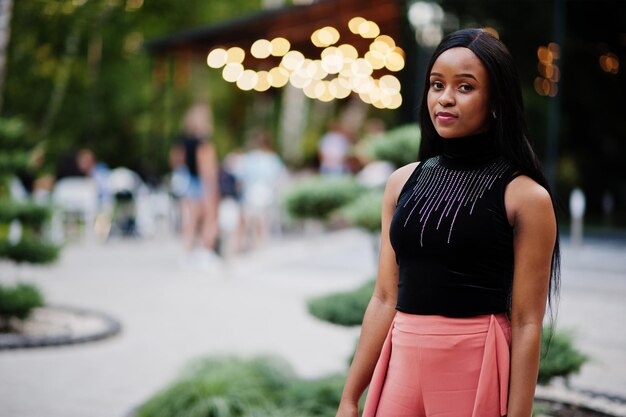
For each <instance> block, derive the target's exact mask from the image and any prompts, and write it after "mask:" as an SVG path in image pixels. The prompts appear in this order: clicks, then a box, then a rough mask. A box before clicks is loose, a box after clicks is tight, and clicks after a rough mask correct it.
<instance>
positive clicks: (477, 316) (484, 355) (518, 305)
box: [337, 29, 560, 417]
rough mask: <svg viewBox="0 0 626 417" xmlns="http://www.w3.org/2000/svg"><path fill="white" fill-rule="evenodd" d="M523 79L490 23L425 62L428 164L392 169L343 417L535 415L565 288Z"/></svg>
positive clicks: (423, 154) (424, 160)
mask: <svg viewBox="0 0 626 417" xmlns="http://www.w3.org/2000/svg"><path fill="white" fill-rule="evenodd" d="M523 115H524V106H523V101H522V90H521V83H520V80H519V76H518V75H517V71H516V68H515V64H514V61H513V58H512V57H511V55H510V53H509V52H508V50H507V49H506V47H505V46H504V44H503V43H502V42H501V41H500V40H498V39H497V38H495V37H494V36H492V35H491V34H489V33H488V32H486V31H483V30H481V29H464V30H460V31H457V32H454V33H451V34H449V35H448V36H446V37H445V38H444V39H443V40H442V41H441V43H440V44H439V46H438V47H437V48H436V49H435V51H434V53H433V56H432V58H431V59H430V62H429V64H428V67H427V70H426V77H425V80H424V94H423V96H422V100H421V105H420V115H419V117H420V126H421V131H422V142H421V144H420V151H419V156H418V159H419V161H418V162H412V163H410V164H408V165H405V166H403V167H401V168H399V169H397V170H396V171H394V173H393V174H392V175H391V176H390V177H389V180H388V181H387V185H386V188H385V193H384V197H383V208H382V229H381V244H380V258H379V265H378V274H377V280H376V286H375V289H374V293H373V295H372V298H371V301H370V303H369V305H368V307H367V310H366V312H365V316H364V318H363V326H362V329H361V336H360V340H359V344H358V347H357V350H356V353H355V355H354V360H353V361H352V364H351V367H350V371H349V373H348V377H347V380H346V384H345V386H344V389H343V393H342V396H341V403H340V406H339V409H338V412H337V417H357V416H358V414H359V413H358V407H359V399H360V397H361V395H362V393H363V392H364V390H365V389H366V387H368V385H369V389H368V393H367V399H366V401H365V407H364V410H363V417H429V416H430V417H433V416H441V417H443V416H446V417H501V416H508V417H530V416H531V415H532V411H533V410H532V408H533V398H534V393H535V386H536V384H537V375H538V371H539V358H540V346H541V333H542V324H543V319H544V313H545V311H546V304H548V305H551V303H550V300H554V297H555V296H556V295H558V288H559V277H560V274H559V263H560V261H559V260H560V252H559V240H558V233H557V225H556V215H555V210H554V202H553V198H552V195H551V193H550V191H549V186H548V182H547V180H546V178H545V175H544V174H543V172H542V168H541V165H540V163H539V159H538V158H537V155H536V154H535V152H534V150H533V148H532V146H531V142H530V141H529V138H528V129H527V126H526V121H525V119H524V116H523Z"/></svg>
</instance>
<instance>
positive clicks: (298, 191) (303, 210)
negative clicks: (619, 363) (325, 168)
mask: <svg viewBox="0 0 626 417" xmlns="http://www.w3.org/2000/svg"><path fill="white" fill-rule="evenodd" d="M362 192H363V187H362V186H360V185H359V184H358V183H357V182H356V181H355V180H354V179H353V178H351V177H345V178H324V177H315V178H312V179H308V180H306V181H302V182H300V183H298V184H295V185H294V186H293V187H292V188H291V190H289V192H288V193H287V195H286V197H285V206H286V208H287V211H288V212H289V214H290V215H291V216H293V217H294V218H296V219H320V220H325V219H327V218H328V217H329V215H330V214H331V213H332V212H333V211H334V210H336V209H338V208H339V207H341V206H343V205H345V204H347V203H349V202H351V201H353V200H354V199H356V198H357V197H358V196H359V195H360V194H361V193H362Z"/></svg>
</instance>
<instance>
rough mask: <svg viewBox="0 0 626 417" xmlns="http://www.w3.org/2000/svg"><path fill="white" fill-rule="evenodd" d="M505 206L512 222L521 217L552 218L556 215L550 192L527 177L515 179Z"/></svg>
mask: <svg viewBox="0 0 626 417" xmlns="http://www.w3.org/2000/svg"><path fill="white" fill-rule="evenodd" d="M505 205H506V209H507V213H508V214H509V218H510V219H511V220H513V219H514V218H516V217H519V216H520V215H525V216H545V215H550V217H551V215H552V214H553V213H554V209H553V207H552V198H551V197H550V193H549V192H548V190H547V189H546V188H545V187H543V186H542V185H541V184H539V183H538V182H536V181H535V180H533V179H532V178H530V177H528V176H526V175H520V176H518V177H516V178H514V179H513V180H512V181H511V183H510V184H509V185H508V187H507V188H506V192H505Z"/></svg>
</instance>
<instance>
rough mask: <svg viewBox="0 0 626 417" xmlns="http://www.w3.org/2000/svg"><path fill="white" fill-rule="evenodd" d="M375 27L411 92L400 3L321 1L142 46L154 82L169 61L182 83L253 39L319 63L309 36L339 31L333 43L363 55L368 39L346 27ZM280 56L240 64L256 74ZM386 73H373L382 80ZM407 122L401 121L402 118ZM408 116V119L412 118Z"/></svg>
mask: <svg viewBox="0 0 626 417" xmlns="http://www.w3.org/2000/svg"><path fill="white" fill-rule="evenodd" d="M357 16H359V17H363V18H364V19H367V20H371V21H374V22H376V24H377V25H378V26H379V28H380V33H381V34H384V35H388V36H390V37H392V38H393V39H394V40H395V41H396V43H397V44H398V46H400V47H401V48H402V49H403V50H404V52H405V53H406V60H405V68H404V69H403V70H402V71H401V72H400V73H399V74H397V75H399V78H400V80H401V81H402V84H403V89H405V88H407V87H408V89H409V91H410V90H415V88H414V83H415V77H414V74H415V62H414V61H415V55H416V45H415V41H414V40H413V35H412V34H411V31H410V29H409V25H408V23H407V22H406V18H405V16H406V10H405V2H404V1H403V0H322V1H318V2H315V3H312V4H310V5H302V6H288V7H281V8H276V9H269V10H264V11H261V12H259V13H255V14H252V15H248V16H243V17H240V18H237V19H233V20H230V21H226V22H222V23H218V24H215V25H211V26H207V27H201V28H196V29H191V30H187V31H183V32H180V33H175V34H172V35H168V36H165V37H163V38H159V39H155V40H152V41H149V42H147V43H146V46H145V47H146V49H147V51H148V52H149V53H150V54H152V55H153V56H154V57H155V79H156V81H157V82H163V81H165V80H166V79H167V69H166V68H167V66H166V63H167V62H168V61H170V60H173V61H174V81H175V83H177V84H179V83H180V84H184V83H186V80H187V79H188V77H189V75H188V71H189V67H190V65H189V64H190V62H192V61H195V62H202V61H204V60H206V57H207V54H208V53H209V52H210V51H211V50H212V49H214V48H217V47H222V48H228V47H232V46H238V47H240V48H243V49H244V50H249V48H250V46H251V45H252V44H253V43H254V42H255V41H256V40H258V39H273V38H276V37H283V38H286V39H287V40H288V41H289V42H290V43H291V49H294V50H298V51H300V52H302V53H303V54H304V56H305V57H307V58H311V59H315V58H317V59H319V55H320V52H321V49H320V48H318V47H316V46H315V45H314V44H313V43H312V42H311V34H312V33H313V32H314V31H315V30H317V29H320V28H322V27H324V26H333V27H335V28H336V29H337V30H339V32H340V40H339V42H338V43H348V44H350V45H352V46H354V47H355V48H356V49H357V51H358V52H359V55H360V56H363V55H364V54H365V52H367V51H368V48H369V45H370V43H371V42H372V39H364V38H363V37H361V36H359V35H356V34H354V33H352V32H351V31H350V30H349V29H348V22H349V20H350V19H351V18H353V17H357ZM280 59H281V58H280V57H273V56H270V57H268V58H266V59H263V60H258V59H256V58H254V57H252V56H251V55H250V54H249V53H248V54H246V58H245V61H244V62H243V65H244V66H245V67H246V68H254V69H257V70H260V69H268V68H271V67H273V66H276V65H278V64H279V63H280ZM385 72H386V70H385V69H384V68H383V69H382V70H377V71H376V74H377V75H379V76H380V75H383V74H384V73H385ZM407 93H408V91H405V92H404V93H403V98H404V101H403V105H402V107H401V110H402V109H407V110H410V112H411V113H413V112H414V110H413V109H414V108H415V107H416V103H415V101H416V100H415V97H414V94H407ZM402 118H403V119H407V117H402ZM413 118H414V115H412V116H409V117H408V119H413Z"/></svg>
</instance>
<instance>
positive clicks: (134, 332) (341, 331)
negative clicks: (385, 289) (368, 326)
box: [0, 230, 626, 417]
mask: <svg viewBox="0 0 626 417" xmlns="http://www.w3.org/2000/svg"><path fill="white" fill-rule="evenodd" d="M625 249H626V246H624V245H621V246H620V245H619V244H618V245H615V244H612V245H608V246H607V245H604V244H598V243H596V244H593V245H589V246H586V247H584V248H583V249H581V250H576V251H574V250H572V249H569V248H566V250H565V253H564V265H565V267H564V273H563V275H564V280H563V281H564V282H563V293H562V298H563V301H562V304H561V309H560V315H559V324H560V325H561V326H562V327H570V328H574V329H576V332H577V337H578V338H577V344H578V346H579V347H580V348H581V349H582V350H584V351H585V352H587V353H588V354H589V355H590V356H592V357H593V358H594V361H593V362H592V363H591V364H589V365H587V366H586V367H585V368H584V371H583V372H582V374H581V375H580V376H577V377H575V378H573V379H572V385H574V386H575V387H578V388H585V389H591V390H594V391H601V392H609V393H612V394H615V395H618V396H621V397H625V398H626V369H625V367H626V332H624V324H623V321H622V320H623V319H622V318H623V317H626V314H625V313H626V303H625V302H624V301H625V300H626V260H625V259H624V257H623V255H624V253H625V252H626V250H625ZM179 254H180V250H179V246H178V244H177V243H176V242H175V241H174V240H173V239H169V238H161V239H154V240H140V241H132V240H129V241H115V242H110V243H108V244H105V245H101V244H97V243H95V242H94V243H86V244H82V245H77V244H74V245H70V246H69V247H67V248H66V249H65V250H64V252H63V256H62V259H61V260H60V262H59V263H57V264H56V265H54V266H52V267H48V268H33V267H24V268H23V269H21V270H20V271H19V272H20V275H21V276H22V278H23V279H24V280H28V281H34V282H36V283H38V284H39V285H41V287H42V288H43V289H44V291H45V294H46V296H47V299H48V300H49V302H50V303H54V304H64V305H71V306H79V307H80V306H83V307H89V308H94V309H100V310H103V311H106V312H107V313H109V314H111V315H113V316H115V317H117V318H118V319H119V320H120V321H121V322H122V324H123V331H122V333H121V334H120V335H119V336H117V337H115V338H112V339H109V340H105V341H102V342H97V343H92V344H87V345H76V346H67V347H59V348H46V349H35V350H21V351H4V352H0V404H1V406H0V417H40V416H43V415H45V416H47V417H86V416H89V417H123V416H125V415H126V413H127V412H128V411H129V409H131V408H132V407H134V406H136V405H138V404H140V403H141V402H142V401H143V400H145V399H146V398H148V397H149V396H150V395H151V394H153V393H154V392H155V391H156V390H158V389H159V388H162V387H163V386H165V385H167V384H168V383H169V382H171V381H172V380H173V378H175V377H176V376H177V375H178V374H179V373H180V371H181V370H182V368H183V366H184V365H185V364H186V363H188V361H189V360H190V359H192V358H197V357H199V356H205V355H214V354H234V355H241V356H250V355H256V354H266V353H272V354H276V355H280V356H282V357H284V358H285V359H286V360H287V361H289V362H290V363H291V364H292V365H293V367H294V368H295V370H296V371H297V372H298V373H299V374H300V375H302V376H305V377H317V376H322V375H326V374H328V373H333V372H341V371H344V370H345V369H346V360H347V358H348V356H349V355H350V354H351V352H352V349H353V348H354V343H355V341H356V338H357V336H358V329H357V328H349V329H346V328H343V327H339V326H334V325H330V324H327V323H324V322H320V321H318V320H315V319H314V318H312V317H311V316H310V315H309V314H308V313H307V311H306V306H305V300H306V299H307V298H309V297H310V296H312V295H315V294H323V293H327V292H334V291H337V290H342V289H351V288H354V287H355V286H357V285H358V284H360V283H361V282H364V281H365V280H367V279H368V278H369V277H371V276H372V275H373V273H374V271H375V259H374V254H373V249H372V242H371V240H370V239H369V237H368V236H367V235H366V234H364V233H362V232H360V231H356V230H343V231H339V232H333V233H329V234H320V235H314V236H307V237H306V238H302V237H301V238H292V237H290V238H287V239H285V240H283V241H281V242H278V243H275V244H273V245H272V246H271V247H270V248H268V249H265V250H263V251H258V252H256V253H252V254H249V255H245V256H241V257H239V258H236V259H234V260H233V261H232V262H231V263H230V264H228V265H227V267H226V269H225V272H224V273H223V274H221V275H219V276H210V275H207V274H200V273H197V272H192V271H185V270H182V269H181V268H180V267H179V264H178V262H177V260H178V258H179ZM12 271H13V270H12V269H11V267H10V266H7V265H0V272H2V273H1V274H0V277H3V278H6V276H7V275H8V274H10V273H11V272H12Z"/></svg>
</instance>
